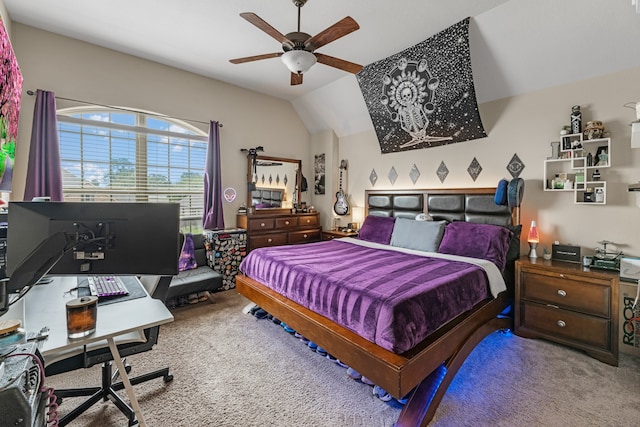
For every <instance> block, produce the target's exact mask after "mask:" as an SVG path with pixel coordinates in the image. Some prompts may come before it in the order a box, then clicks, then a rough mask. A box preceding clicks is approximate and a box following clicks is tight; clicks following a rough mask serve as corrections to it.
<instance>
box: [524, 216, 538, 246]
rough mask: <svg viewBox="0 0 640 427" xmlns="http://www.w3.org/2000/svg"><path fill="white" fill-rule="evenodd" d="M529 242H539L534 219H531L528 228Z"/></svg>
mask: <svg viewBox="0 0 640 427" xmlns="http://www.w3.org/2000/svg"><path fill="white" fill-rule="evenodd" d="M527 242H529V243H539V242H540V237H539V236H538V226H537V225H536V222H535V221H531V228H530V229H529V237H528V238H527Z"/></svg>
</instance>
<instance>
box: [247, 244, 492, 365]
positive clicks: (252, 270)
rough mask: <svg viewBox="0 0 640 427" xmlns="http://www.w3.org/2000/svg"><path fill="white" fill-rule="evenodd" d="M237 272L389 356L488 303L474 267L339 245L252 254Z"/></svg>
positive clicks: (279, 248)
mask: <svg viewBox="0 0 640 427" xmlns="http://www.w3.org/2000/svg"><path fill="white" fill-rule="evenodd" d="M240 270H241V271H242V272H243V273H244V274H246V275H247V276H248V277H251V278H252V279H255V280H257V281H258V282H261V283H263V284H264V285H266V286H268V287H269V288H271V289H273V290H275V291H276V292H278V293H279V294H281V295H283V296H285V297H287V298H289V299H291V300H293V301H295V302H297V303H298V304H301V305H303V306H305V307H307V308H309V309H311V310H313V311H315V312H317V313H319V314H321V315H322V316H325V317H327V318H329V319H331V320H332V321H334V322H336V323H338V324H340V325H342V326H344V327H346V328H348V329H350V330H352V331H353V332H355V333H357V334H358V335H360V336H362V337H363V338H366V339H367V340H369V341H371V342H373V343H375V344H377V345H379V346H381V347H383V348H385V349H387V350H390V351H392V352H395V353H404V352H406V351H408V350H410V349H411V348H413V347H414V346H415V345H416V344H418V343H419V342H421V341H422V340H423V339H425V338H426V337H427V336H428V335H429V334H430V333H431V332H433V331H435V330H436V329H437V328H438V327H440V326H441V325H443V324H445V323H446V322H448V321H449V320H451V319H453V318H454V317H456V316H457V315H458V314H461V313H463V312H465V311H467V310H469V309H471V308H472V307H473V306H474V305H475V304H477V303H478V302H480V301H482V300H484V299H487V298H489V297H490V296H491V294H490V292H489V289H488V284H487V278H486V275H485V272H484V270H482V268H480V267H477V266H475V265H471V264H467V263H464V262H459V261H450V260H445V259H440V258H429V257H422V256H418V255H412V254H407V253H402V252H397V251H393V250H380V249H374V248H368V247H364V246H360V245H357V244H352V243H348V242H344V241H339V240H331V241H327V242H319V243H312V244H304V245H291V246H276V247H270V248H260V249H255V250H253V251H251V252H250V253H249V254H248V255H247V257H246V258H245V259H244V260H243V261H242V264H241V265H240Z"/></svg>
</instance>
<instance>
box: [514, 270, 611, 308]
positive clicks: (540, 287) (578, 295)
mask: <svg viewBox="0 0 640 427" xmlns="http://www.w3.org/2000/svg"><path fill="white" fill-rule="evenodd" d="M521 298H522V299H526V300H533V301H538V302H541V303H549V304H553V305H557V306H558V307H561V308H569V309H573V310H578V311H581V312H583V313H589V314H594V315H597V316H602V317H607V318H610V317H611V312H610V310H611V286H610V282H605V281H598V280H593V279H591V280H589V281H587V280H585V279H582V278H580V277H573V276H571V275H568V274H557V273H549V274H543V273H541V272H540V271H535V272H529V271H526V270H525V271H523V272H522V295H521Z"/></svg>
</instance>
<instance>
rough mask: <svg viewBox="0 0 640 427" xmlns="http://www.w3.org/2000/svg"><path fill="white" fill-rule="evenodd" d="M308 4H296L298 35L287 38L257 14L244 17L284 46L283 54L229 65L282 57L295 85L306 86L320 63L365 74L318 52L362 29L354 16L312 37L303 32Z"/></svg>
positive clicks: (301, 0) (296, 0)
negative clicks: (304, 82)
mask: <svg viewBox="0 0 640 427" xmlns="http://www.w3.org/2000/svg"><path fill="white" fill-rule="evenodd" d="M306 3H307V0H293V4H294V5H295V6H296V7H297V8H298V31H294V32H291V33H288V34H286V35H283V34H282V33H280V32H279V31H278V30H276V29H275V28H273V27H272V26H271V25H269V24H268V23H267V22H266V21H265V20H263V19H262V18H260V17H259V16H258V15H256V14H255V13H252V12H245V13H241V14H240V16H241V17H243V18H244V19H246V20H247V21H249V22H250V23H252V24H253V25H255V26H256V27H258V28H259V29H261V30H262V31H264V32H265V33H267V34H268V35H270V36H271V37H273V38H274V39H276V40H277V41H279V42H280V43H282V50H283V52H274V53H266V54H263V55H254V56H247V57H244V58H236V59H230V60H229V62H231V63H233V64H242V63H244V62H251V61H258V60H261V59H269V58H277V57H280V58H281V59H282V62H284V64H285V65H286V66H287V68H288V69H289V71H291V85H299V84H302V74H303V73H305V72H307V71H308V70H309V69H310V68H311V67H312V66H313V65H314V64H315V63H316V62H319V63H321V64H325V65H328V66H330V67H334V68H339V69H340V70H344V71H347V72H349V73H353V74H357V73H359V72H360V70H362V65H358V64H354V63H353V62H349V61H345V60H344V59H339V58H334V57H333V56H329V55H324V54H322V53H317V52H315V50H316V49H318V48H320V47H322V46H324V45H326V44H328V43H331V42H332V41H334V40H337V39H339V38H340V37H343V36H346V35H347V34H349V33H352V32H354V31H355V30H357V29H358V28H360V26H359V25H358V23H357V22H356V21H355V20H354V19H353V18H351V17H350V16H347V17H346V18H344V19H342V20H340V21H338V22H336V23H335V24H333V25H332V26H330V27H329V28H327V29H325V30H324V31H321V32H319V33H318V34H316V35H315V36H313V37H311V36H310V35H309V34H307V33H303V32H301V31H300V9H301V8H302V6H304V5H305V4H306Z"/></svg>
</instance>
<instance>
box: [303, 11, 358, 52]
mask: <svg viewBox="0 0 640 427" xmlns="http://www.w3.org/2000/svg"><path fill="white" fill-rule="evenodd" d="M358 28H360V26H359V25H358V23H357V22H356V21H355V20H354V19H353V18H352V17H350V16H347V17H346V18H343V19H342V20H340V21H338V22H336V23H335V24H333V25H332V26H330V27H329V28H327V29H325V30H324V31H320V32H319V33H318V34H316V35H315V36H313V37H311V38H310V39H309V40H307V41H306V42H305V43H304V46H305V47H306V48H308V47H312V48H313V49H314V50H315V49H318V48H319V47H321V46H324V45H326V44H327V43H331V42H332V41H334V40H337V39H339V38H340V37H344V36H346V35H347V34H349V33H352V32H354V31H355V30H357V29H358Z"/></svg>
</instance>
